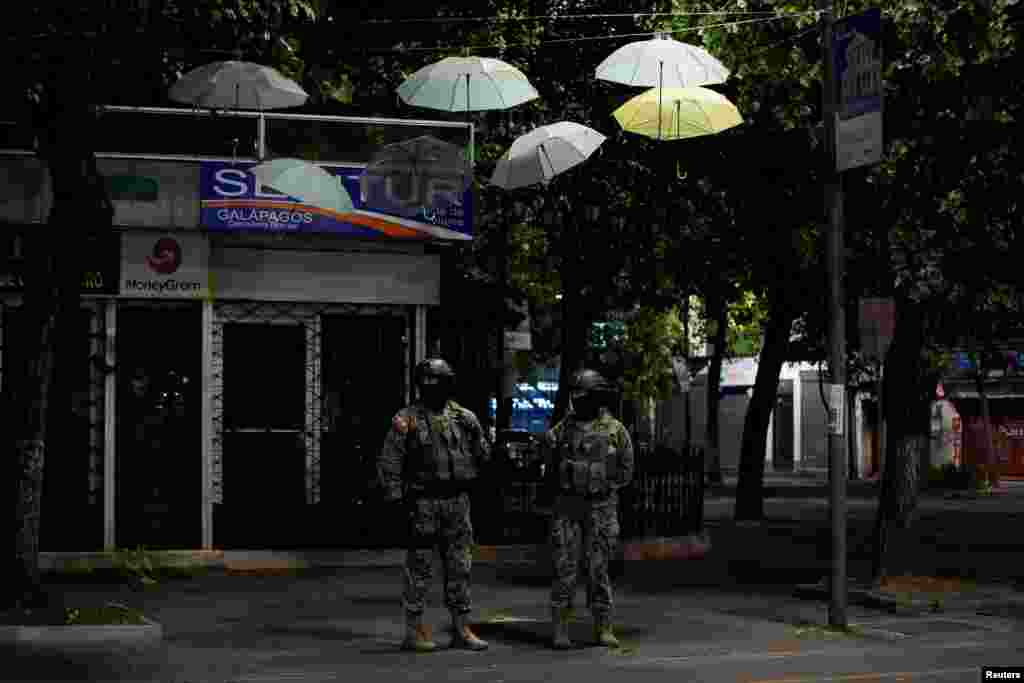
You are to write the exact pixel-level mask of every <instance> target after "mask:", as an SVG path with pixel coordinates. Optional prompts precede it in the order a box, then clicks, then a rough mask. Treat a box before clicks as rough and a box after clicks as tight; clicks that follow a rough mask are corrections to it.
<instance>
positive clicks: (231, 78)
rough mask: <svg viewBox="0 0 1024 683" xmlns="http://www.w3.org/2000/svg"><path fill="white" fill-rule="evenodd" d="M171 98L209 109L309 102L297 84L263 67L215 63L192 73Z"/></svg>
mask: <svg viewBox="0 0 1024 683" xmlns="http://www.w3.org/2000/svg"><path fill="white" fill-rule="evenodd" d="M168 96H169V97H170V98H171V99H172V100H174V101H176V102H182V103H184V104H191V105H193V106H195V107H204V108H209V109H229V108H234V109H259V110H264V109H285V108H287V107H297V106H299V105H301V104H304V103H305V102H306V99H307V98H308V97H309V95H308V94H307V93H306V91H305V90H303V89H302V88H301V87H300V86H299V84H298V83H296V82H295V81H293V80H291V79H290V78H286V77H284V76H282V75H281V74H280V73H279V72H278V71H276V70H275V69H272V68H270V67H269V66H263V65H262V64H255V63H253V62H242V61H235V60H231V61H226V62H213V63H211V64H206V65H204V66H200V67H198V68H195V69H192V70H191V71H189V72H188V73H186V74H185V75H183V76H182V77H181V78H179V79H178V81H177V82H176V83H175V84H174V85H173V86H171V89H170V91H169V92H168Z"/></svg>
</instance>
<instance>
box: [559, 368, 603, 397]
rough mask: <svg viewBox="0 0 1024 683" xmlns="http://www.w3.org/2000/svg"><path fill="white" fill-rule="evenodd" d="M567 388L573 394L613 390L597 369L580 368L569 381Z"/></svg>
mask: <svg viewBox="0 0 1024 683" xmlns="http://www.w3.org/2000/svg"><path fill="white" fill-rule="evenodd" d="M569 390H570V391H571V392H572V393H573V394H583V393H591V392H595V393H597V392H608V391H614V387H612V385H611V383H609V382H608V380H606V379H605V378H604V376H603V375H601V373H599V372H598V371H597V370H580V371H579V372H577V373H576V374H575V375H573V376H572V379H571V380H570V381H569Z"/></svg>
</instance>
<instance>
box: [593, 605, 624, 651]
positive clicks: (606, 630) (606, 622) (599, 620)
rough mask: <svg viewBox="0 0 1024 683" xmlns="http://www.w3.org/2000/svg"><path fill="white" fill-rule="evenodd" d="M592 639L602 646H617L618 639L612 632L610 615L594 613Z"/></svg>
mask: <svg viewBox="0 0 1024 683" xmlns="http://www.w3.org/2000/svg"><path fill="white" fill-rule="evenodd" d="M594 640H596V641H597V644H598V645H601V646H603V647H618V646H619V639H618V638H616V637H615V634H614V633H612V621H611V615H609V614H599V613H597V612H595V613H594Z"/></svg>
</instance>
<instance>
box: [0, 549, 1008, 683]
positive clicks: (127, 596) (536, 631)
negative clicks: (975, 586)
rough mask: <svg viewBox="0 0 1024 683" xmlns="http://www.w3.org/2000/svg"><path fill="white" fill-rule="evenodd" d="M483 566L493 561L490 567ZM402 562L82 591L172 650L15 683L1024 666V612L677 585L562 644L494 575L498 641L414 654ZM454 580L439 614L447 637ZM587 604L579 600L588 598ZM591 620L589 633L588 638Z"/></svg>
mask: <svg viewBox="0 0 1024 683" xmlns="http://www.w3.org/2000/svg"><path fill="white" fill-rule="evenodd" d="M482 574H483V573H482ZM399 581H400V572H399V570H397V569H387V570H376V571H353V570H345V571H337V572H325V573H323V574H321V575H317V576H309V577H299V578H294V577H291V578H290V577H252V578H250V577H245V578H239V577H207V578H204V579H202V580H191V581H186V582H179V583H168V584H166V585H162V586H160V587H158V588H156V589H153V590H150V591H145V592H141V593H133V592H131V591H128V590H126V589H124V588H116V587H97V588H94V589H90V590H86V589H78V594H77V595H75V594H74V591H72V592H70V593H69V597H72V598H76V599H81V598H84V597H86V596H88V595H91V596H92V599H95V600H101V599H112V598H116V599H119V600H122V601H124V602H127V603H128V604H131V605H132V606H135V607H138V608H140V609H142V610H143V611H144V612H145V613H147V614H149V615H150V616H152V617H153V618H155V619H156V620H157V621H159V622H160V623H161V624H163V625H164V628H165V634H166V635H165V639H164V642H163V643H162V644H160V645H159V646H158V647H155V648H151V649H148V650H141V651H131V650H121V651H116V652H112V651H89V650H82V651H77V652H75V651H62V652H60V653H54V652H52V651H45V650H38V651H33V650H31V649H29V648H26V647H20V648H19V649H17V650H16V651H13V652H11V651H8V652H0V671H2V672H3V674H2V676H0V678H2V680H5V681H8V680H9V681H26V682H27V681H32V682H38V683H41V682H43V681H46V682H47V683H65V682H70V681H96V682H97V683H99V682H103V681H146V682H147V683H157V682H159V683H229V682H231V683H243V682H245V683H278V682H282V681H283V682H295V683H314V682H319V681H341V680H345V681H361V680H383V681H399V680H416V681H431V682H432V681H437V682H438V683H440V682H441V681H484V682H488V683H499V682H506V681H554V680H558V681H568V680H573V681H575V680H588V681H591V682H592V683H600V682H603V681H612V680H615V681H620V680H634V679H637V680H644V681H654V680H658V681H661V680H664V681H670V680H671V681H675V682H678V681H730V682H731V681H745V682H747V683H751V682H762V683H769V682H771V683H802V682H803V681H808V682H809V681H850V682H853V681H872V680H878V681H889V680H903V681H976V680H978V671H979V667H980V666H982V665H986V664H989V665H991V664H1017V665H1022V664H1024V620H1022V619H1020V618H1016V619H1015V618H1010V617H993V616H987V617H986V616H978V615H977V614H967V613H964V614H942V615H930V616H918V617H894V616H892V615H887V614H883V613H879V612H876V611H872V610H869V609H866V608H859V607H851V609H850V615H849V616H850V622H851V624H855V625H858V626H859V627H860V628H861V629H862V635H861V636H860V637H856V638H855V637H850V636H834V635H832V634H828V633H826V632H824V631H822V630H821V629H820V628H815V626H814V625H819V626H820V625H821V624H824V623H825V622H826V616H827V611H826V609H825V607H824V605H822V604H820V603H814V602H807V601H800V600H797V599H794V598H793V597H791V596H790V595H786V594H781V593H780V594H774V595H772V594H763V593H761V592H759V591H756V590H748V591H746V592H737V591H721V590H720V591H711V590H702V589H693V588H692V587H690V588H666V589H662V590H658V591H649V592H643V591H639V590H636V589H632V588H629V587H623V588H622V590H620V591H619V592H618V594H617V598H618V608H617V610H618V613H619V618H618V622H619V624H620V627H619V634H620V637H621V638H622V640H623V643H624V645H625V647H624V648H623V649H622V650H621V651H617V652H609V651H605V650H601V649H599V648H595V647H590V646H586V645H580V646H578V647H577V648H576V649H574V650H572V651H569V652H564V653H562V652H555V651H553V650H550V649H549V648H548V647H547V638H548V634H549V626H548V623H547V608H546V605H545V603H546V596H545V592H546V591H545V589H544V588H543V587H541V586H535V585H527V584H522V583H519V584H516V583H512V584H510V583H507V582H501V581H497V580H494V579H493V577H487V576H484V575H481V576H480V582H479V584H478V586H477V587H476V588H475V589H474V595H475V602H476V605H477V610H476V612H475V616H476V619H475V621H477V623H478V624H479V626H478V627H477V630H478V632H479V633H480V635H482V636H483V637H485V638H487V639H488V640H489V641H490V642H491V648H490V649H489V650H488V651H486V652H482V653H471V652H465V651H458V650H447V649H445V650H442V651H439V652H436V653H432V654H428V655H414V654H410V653H404V652H401V651H399V649H398V645H399V642H400V638H401V635H402V632H401V621H400V620H401V616H400V613H401V610H400V605H399V604H398V600H397V590H396V589H397V586H398V584H399ZM437 593H438V591H435V594H434V596H433V600H432V602H433V606H432V607H431V611H430V614H429V618H428V622H429V623H431V624H433V626H434V627H435V633H436V636H435V637H436V639H437V640H438V641H439V643H440V644H441V645H442V646H444V645H447V642H448V636H447V635H446V634H445V633H444V627H445V626H446V621H447V618H446V614H445V612H444V611H443V609H442V608H441V607H440V605H439V604H438V600H439V596H438V594H437ZM578 604H579V603H578ZM589 627H590V624H589V621H588V620H586V619H585V618H584V619H583V620H581V621H579V622H577V623H576V624H574V625H573V638H574V639H575V640H577V641H578V642H580V643H585V641H586V639H587V637H588V636H589V630H590V629H589Z"/></svg>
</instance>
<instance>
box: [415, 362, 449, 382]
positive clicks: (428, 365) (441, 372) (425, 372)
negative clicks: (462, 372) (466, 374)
mask: <svg viewBox="0 0 1024 683" xmlns="http://www.w3.org/2000/svg"><path fill="white" fill-rule="evenodd" d="M412 374H413V381H414V382H415V383H416V385H417V386H419V385H421V384H423V379H424V378H425V377H444V378H447V379H448V380H449V381H452V380H454V379H455V372H454V371H452V368H451V366H450V365H448V363H447V362H445V361H444V360H443V359H441V358H427V359H426V360H422V361H420V362H419V363H417V364H416V368H415V369H414V370H413V373H412Z"/></svg>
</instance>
